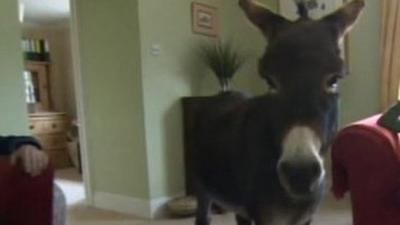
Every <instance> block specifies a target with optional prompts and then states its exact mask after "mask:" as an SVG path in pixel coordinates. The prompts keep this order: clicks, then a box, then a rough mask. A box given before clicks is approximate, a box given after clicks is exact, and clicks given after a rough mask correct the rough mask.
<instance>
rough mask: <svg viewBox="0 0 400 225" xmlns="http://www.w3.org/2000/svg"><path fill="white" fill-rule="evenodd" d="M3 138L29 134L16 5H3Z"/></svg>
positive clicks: (0, 128) (0, 91)
mask: <svg viewBox="0 0 400 225" xmlns="http://www.w3.org/2000/svg"><path fill="white" fill-rule="evenodd" d="M0 34H1V38H0V102H1V110H0V118H1V126H0V135H10V134H14V135H15V134H28V120H27V118H28V116H27V108H26V104H25V94H24V84H23V80H22V50H21V42H20V40H21V27H20V23H19V21H18V9H17V1H15V0H2V1H0Z"/></svg>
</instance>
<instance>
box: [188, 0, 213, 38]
mask: <svg viewBox="0 0 400 225" xmlns="http://www.w3.org/2000/svg"><path fill="white" fill-rule="evenodd" d="M192 30H193V33H196V34H202V35H206V36H210V37H217V36H218V32H219V18H218V9H217V8H216V7H214V6H210V5H207V4H204V3H198V2H192Z"/></svg>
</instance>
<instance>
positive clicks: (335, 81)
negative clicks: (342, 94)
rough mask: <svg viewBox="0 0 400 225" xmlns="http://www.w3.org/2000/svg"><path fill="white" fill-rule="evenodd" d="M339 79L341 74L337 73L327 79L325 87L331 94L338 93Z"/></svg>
mask: <svg viewBox="0 0 400 225" xmlns="http://www.w3.org/2000/svg"><path fill="white" fill-rule="evenodd" d="M339 79H340V76H339V75H336V74H334V75H331V76H329V77H328V79H327V81H326V87H325V90H326V92H328V93H330V94H336V93H337V92H338V88H339Z"/></svg>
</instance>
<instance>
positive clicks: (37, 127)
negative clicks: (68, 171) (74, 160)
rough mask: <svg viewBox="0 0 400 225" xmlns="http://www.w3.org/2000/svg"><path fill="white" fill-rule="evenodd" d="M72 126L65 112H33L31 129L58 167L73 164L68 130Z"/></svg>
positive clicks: (30, 120)
mask: <svg viewBox="0 0 400 225" xmlns="http://www.w3.org/2000/svg"><path fill="white" fill-rule="evenodd" d="M69 127H70V124H69V122H68V119H67V117H66V115H65V113H33V114H30V115H29V129H30V130H31V132H32V134H33V136H34V137H35V138H37V139H38V141H39V142H40V143H41V145H42V147H43V150H44V151H46V153H48V154H49V156H50V159H51V160H52V162H53V164H54V166H55V167H56V168H65V167H69V166H71V162H70V159H69V155H68V141H67V132H68V129H69Z"/></svg>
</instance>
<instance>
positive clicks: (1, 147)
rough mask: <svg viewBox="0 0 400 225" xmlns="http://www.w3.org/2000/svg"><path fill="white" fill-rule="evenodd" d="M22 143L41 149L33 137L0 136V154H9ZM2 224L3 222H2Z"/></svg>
mask: <svg viewBox="0 0 400 225" xmlns="http://www.w3.org/2000/svg"><path fill="white" fill-rule="evenodd" d="M22 145H34V146H36V147H37V148H39V149H41V146H40V144H39V142H37V140H36V139H35V138H33V137H28V136H8V137H1V136H0V155H9V154H11V153H12V152H13V151H15V150H16V149H18V148H19V147H21V146H22ZM0 225H1V224H0Z"/></svg>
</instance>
